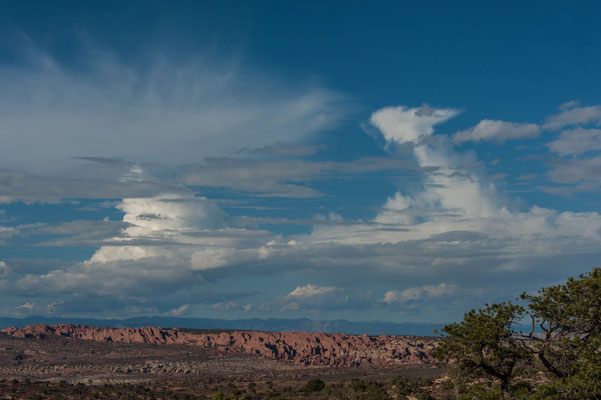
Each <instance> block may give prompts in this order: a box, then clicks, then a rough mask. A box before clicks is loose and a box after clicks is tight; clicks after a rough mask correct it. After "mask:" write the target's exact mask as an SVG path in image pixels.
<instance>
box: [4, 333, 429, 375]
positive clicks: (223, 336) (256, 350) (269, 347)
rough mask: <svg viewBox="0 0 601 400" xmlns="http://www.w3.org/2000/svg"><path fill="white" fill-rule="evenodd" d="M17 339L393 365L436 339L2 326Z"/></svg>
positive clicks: (412, 359)
mask: <svg viewBox="0 0 601 400" xmlns="http://www.w3.org/2000/svg"><path fill="white" fill-rule="evenodd" d="M2 332H3V333H6V334H9V335H11V336H14V337H20V338H39V339H43V338H46V337H48V336H61V337H66V338H71V339H83V340H96V341H103V342H120V343H148V344H155V345H168V344H184V345H191V346H198V347H203V348H213V349H218V350H222V351H226V352H232V353H247V354H256V355H259V356H261V357H264V358H267V359H271V360H281V361H285V362H287V363H290V364H295V365H313V366H333V367H392V366H399V365H415V364H432V363H433V362H434V359H433V357H432V355H431V353H432V350H433V348H434V346H435V344H436V340H435V339H431V338H419V337H410V336H394V335H380V336H367V335H343V334H338V333H337V334H326V333H307V332H256V331H233V332H221V333H209V334H206V333H203V334H196V333H191V332H187V331H180V330H178V329H162V328H155V327H150V326H149V327H143V328H101V327H91V326H81V325H71V324H60V325H44V324H37V325H28V326H27V327H26V328H22V329H18V328H5V329H4V330H3V331H2Z"/></svg>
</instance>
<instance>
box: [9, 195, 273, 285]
mask: <svg viewBox="0 0 601 400" xmlns="http://www.w3.org/2000/svg"><path fill="white" fill-rule="evenodd" d="M117 208H119V209H120V210H122V211H123V212H124V213H125V215H124V217H123V221H124V222H127V223H128V225H127V227H126V228H125V229H123V230H122V231H121V233H120V235H119V236H116V237H113V238H108V239H106V240H105V241H104V242H105V243H106V244H105V245H103V246H101V247H100V248H99V249H98V250H97V251H96V252H95V253H94V254H93V255H92V257H91V258H90V259H89V260H87V261H84V262H83V263H80V264H77V265H75V266H72V267H69V268H64V269H55V270H52V271H50V272H48V273H46V274H43V275H26V276H25V277H23V278H22V279H20V280H18V281H17V282H16V283H15V285H16V288H18V289H20V290H28V291H31V292H38V293H46V292H48V293H52V292H60V293H69V292H72V293H85V292H90V293H96V294H119V295H124V296H133V295H147V294H150V293H152V292H153V291H154V290H155V288H157V287H162V288H163V289H162V290H163V291H165V292H166V293H167V292H169V291H173V290H175V289H176V288H183V287H187V286H190V285H198V284H201V283H202V282H203V281H204V278H203V277H202V273H203V271H207V270H211V269H215V268H220V267H225V266H233V265H236V264H240V263H244V262H249V261H253V260H259V259H260V258H261V257H262V254H265V250H263V251H262V249H265V248H268V247H269V246H266V245H265V243H267V242H268V241H270V240H272V239H273V238H274V235H273V234H270V233H268V232H265V231H260V230H255V231H248V230H245V229H238V228H235V227H231V226H229V225H228V224H227V223H228V222H229V221H228V217H227V215H226V214H225V213H224V212H223V210H221V209H220V208H219V207H217V206H216V205H215V204H214V203H212V202H211V201H209V200H207V199H204V198H198V197H194V196H192V195H185V194H163V195H158V196H155V197H152V198H135V199H123V201H121V202H120V203H119V204H118V205H117Z"/></svg>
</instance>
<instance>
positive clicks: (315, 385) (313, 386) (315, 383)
mask: <svg viewBox="0 0 601 400" xmlns="http://www.w3.org/2000/svg"><path fill="white" fill-rule="evenodd" d="M325 387H326V384H325V383H324V381H322V380H321V379H311V380H310V381H308V382H307V384H306V385H305V387H304V388H303V391H304V392H305V393H315V392H321V391H322V390H323V389H324V388H325Z"/></svg>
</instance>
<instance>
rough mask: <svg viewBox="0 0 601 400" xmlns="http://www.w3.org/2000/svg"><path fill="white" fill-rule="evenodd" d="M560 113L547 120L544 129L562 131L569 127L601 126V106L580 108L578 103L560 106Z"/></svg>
mask: <svg viewBox="0 0 601 400" xmlns="http://www.w3.org/2000/svg"><path fill="white" fill-rule="evenodd" d="M560 111H561V112H560V113H559V114H555V115H552V116H550V117H548V118H547V121H546V123H545V124H544V125H543V128H544V129H560V128H563V127H564V126H568V125H582V124H590V123H595V124H597V125H599V124H601V105H596V106H588V107H580V106H578V103H577V102H568V103H564V104H563V105H562V106H560Z"/></svg>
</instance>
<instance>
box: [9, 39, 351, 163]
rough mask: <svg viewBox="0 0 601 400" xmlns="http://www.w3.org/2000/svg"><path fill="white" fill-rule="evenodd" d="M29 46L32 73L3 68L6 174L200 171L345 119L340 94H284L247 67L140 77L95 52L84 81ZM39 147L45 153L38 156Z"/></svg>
mask: <svg viewBox="0 0 601 400" xmlns="http://www.w3.org/2000/svg"><path fill="white" fill-rule="evenodd" d="M26 46H27V45H26ZM29 46H30V47H31V48H29V49H28V50H29V51H30V52H31V54H32V57H31V65H30V66H29V67H27V66H23V67H20V68H10V67H6V66H0V119H1V120H2V127H0V136H1V137H2V138H3V140H2V146H1V147H0V158H1V160H2V166H4V167H11V168H26V169H28V170H30V171H31V170H33V171H34V172H40V171H44V172H51V171H59V170H62V169H63V168H64V167H65V166H66V165H71V163H72V162H73V157H80V156H84V157H90V156H91V157H119V158H123V159H127V160H132V161H134V162H139V161H149V162H160V163H166V164H178V165H181V164H185V163H196V162H198V161H200V160H202V159H203V158H204V157H207V156H217V155H230V154H234V153H235V152H236V151H237V150H239V149H240V148H245V147H251V148H254V147H261V146H267V145H271V144H273V143H276V142H292V143H294V142H296V141H299V140H301V139H303V138H306V137H307V136H308V135H311V134H313V133H315V132H318V131H321V130H323V129H326V128H331V127H333V126H335V125H336V124H337V123H338V121H339V120H340V118H341V117H342V115H343V113H344V111H343V108H344V106H343V105H342V102H343V100H344V99H343V97H342V96H341V95H340V94H338V93H335V92H333V91H330V90H328V89H324V88H321V87H318V86H315V85H303V84H298V85H286V84H282V83H281V82H279V81H278V80H277V79H275V78H273V77H272V76H271V75H268V74H264V73H262V72H260V71H256V70H254V69H253V68H252V67H250V66H249V65H242V64H240V63H237V62H213V60H211V59H210V57H204V58H202V57H199V58H196V59H190V60H188V61H185V62H177V61H173V59H172V58H171V57H169V56H168V55H165V56H159V57H155V58H154V59H150V60H145V61H146V62H143V60H140V63H139V64H138V65H141V66H140V67H135V68H134V67H132V66H130V65H125V64H122V63H120V62H119V61H118V60H117V59H116V58H115V57H113V56H111V55H107V54H101V53H100V52H91V53H90V54H88V55H87V61H88V62H89V64H88V65H89V66H93V67H90V68H89V69H88V70H87V71H86V70H81V71H78V73H74V72H72V71H71V70H69V69H67V68H66V67H64V66H62V65H60V64H59V63H57V62H56V61H55V60H54V59H53V58H52V57H51V56H50V55H48V54H44V53H41V52H40V51H39V50H38V49H36V48H35V46H33V45H29ZM32 143H35V146H36V148H38V149H43V151H31V146H32Z"/></svg>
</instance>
